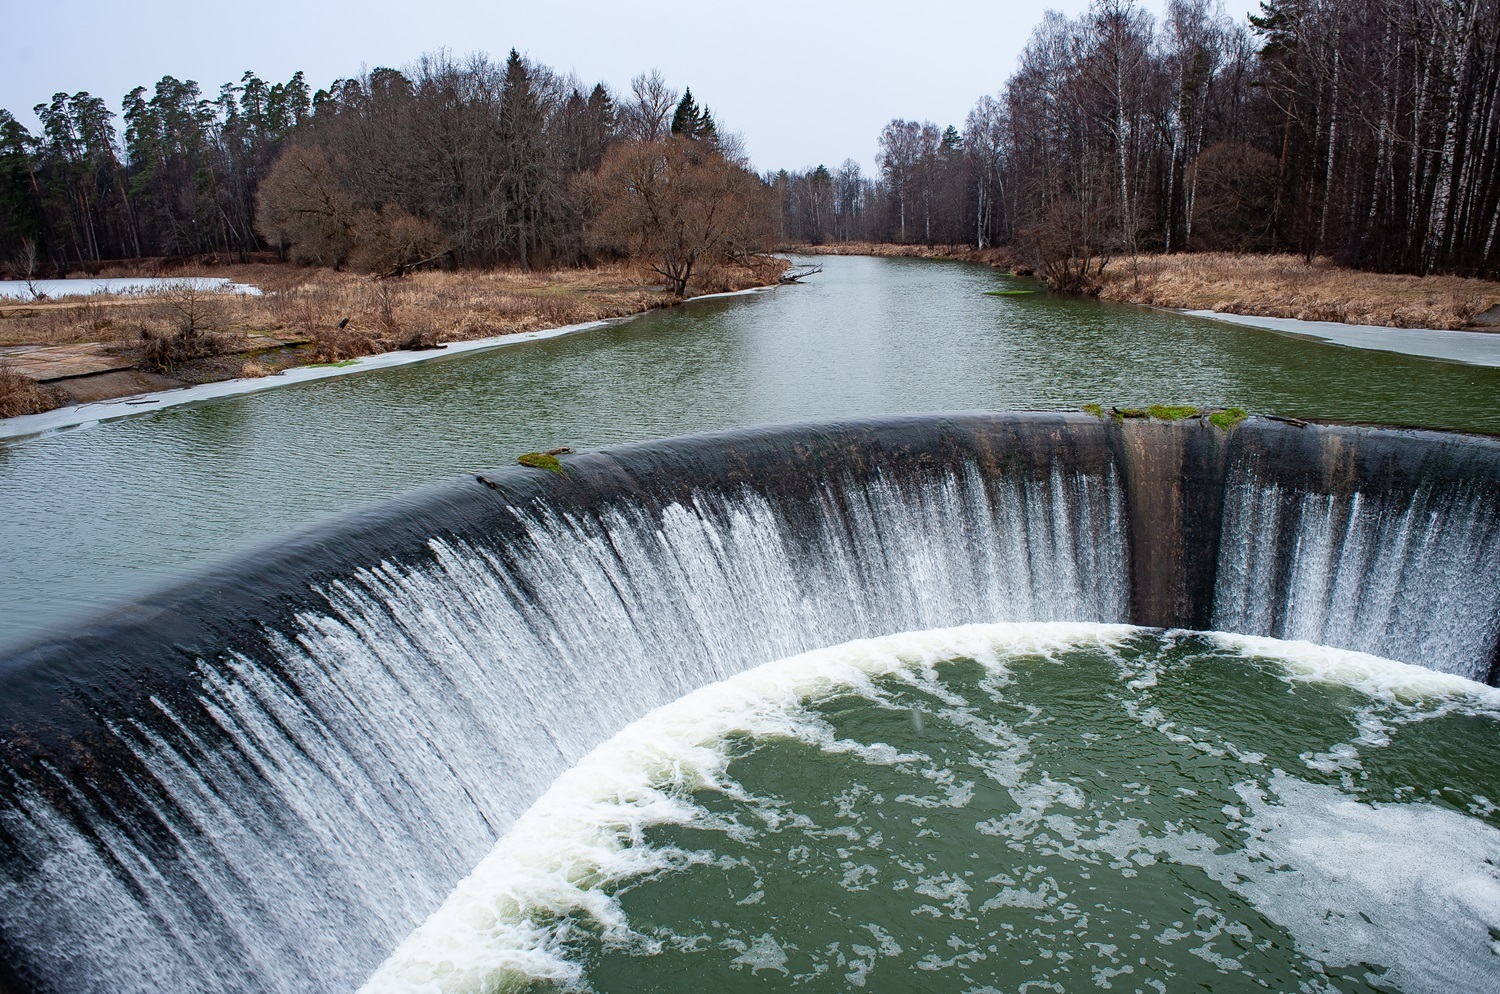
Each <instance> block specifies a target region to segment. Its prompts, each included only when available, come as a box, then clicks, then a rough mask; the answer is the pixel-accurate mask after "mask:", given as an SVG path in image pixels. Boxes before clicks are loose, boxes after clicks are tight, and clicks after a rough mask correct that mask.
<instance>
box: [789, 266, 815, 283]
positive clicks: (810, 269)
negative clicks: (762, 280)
mask: <svg viewBox="0 0 1500 994" xmlns="http://www.w3.org/2000/svg"><path fill="white" fill-rule="evenodd" d="M822 271H823V267H822V266H793V267H792V268H791V269H788V270H787V271H786V272H784V273H782V274H781V282H783V283H801V282H802V281H803V280H805V279H807V278H808V277H809V276H816V275H818V274H819V273H821V272H822Z"/></svg>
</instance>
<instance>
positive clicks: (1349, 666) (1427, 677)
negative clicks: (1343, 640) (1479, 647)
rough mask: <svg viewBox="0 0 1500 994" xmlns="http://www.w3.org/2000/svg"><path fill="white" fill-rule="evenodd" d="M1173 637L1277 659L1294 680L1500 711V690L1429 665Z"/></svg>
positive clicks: (1296, 644) (1253, 638)
mask: <svg viewBox="0 0 1500 994" xmlns="http://www.w3.org/2000/svg"><path fill="white" fill-rule="evenodd" d="M1171 634H1192V635H1197V636H1199V637H1202V638H1207V639H1209V640H1210V641H1212V642H1213V643H1214V644H1216V645H1217V646H1219V648H1221V649H1224V650H1227V651H1229V652H1235V653H1239V654H1240V655H1243V656H1246V657H1255V656H1260V657H1265V658H1269V659H1275V660H1276V661H1277V662H1278V663H1280V664H1281V666H1282V668H1283V669H1284V671H1285V673H1284V675H1285V676H1286V677H1287V678H1288V679H1291V680H1303V681H1307V682H1311V683H1337V684H1342V685H1344V686H1347V687H1352V688H1354V689H1355V690H1358V691H1360V692H1361V693H1363V694H1367V695H1369V696H1370V697H1375V698H1379V699H1382V700H1399V701H1416V700H1420V699H1422V698H1431V697H1455V696H1457V697H1463V698H1465V699H1470V700H1474V701H1476V702H1479V703H1481V704H1483V705H1484V706H1486V707H1496V708H1500V689H1497V688H1495V687H1490V686H1487V685H1485V684H1482V683H1476V682H1475V681H1473V680H1470V679H1467V678H1466V677H1462V676H1458V675H1456V674H1452V673H1440V672H1438V671H1437V670H1432V669H1428V668H1427V667H1425V666H1417V665H1414V664H1412V663H1403V662H1398V661H1397V660H1394V659H1384V658H1382V657H1380V656H1373V655H1370V654H1369V653H1365V652H1355V651H1353V650H1351V649H1335V648H1331V647H1330V646H1326V645H1317V644H1315V643H1312V642H1303V641H1292V640H1283V639H1274V638H1267V637H1265V636H1260V635H1239V634H1236V633H1233V632H1206V633H1203V632H1194V633H1171Z"/></svg>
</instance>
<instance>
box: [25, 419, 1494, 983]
mask: <svg viewBox="0 0 1500 994" xmlns="http://www.w3.org/2000/svg"><path fill="white" fill-rule="evenodd" d="M563 467H564V470H565V472H564V473H562V474H560V475H559V474H553V473H548V472H545V471H540V470H525V469H520V468H511V469H502V470H497V471H493V472H487V473H486V474H485V477H484V478H483V479H484V482H481V481H476V480H474V479H473V478H469V479H465V480H462V481H457V482H453V483H448V484H443V485H440V486H437V487H433V488H429V489H427V490H424V491H421V492H418V493H416V494H413V495H410V496H408V497H406V498H403V499H401V500H398V501H395V502H392V503H389V504H386V505H383V506H381V507H379V508H377V509H375V510H372V511H368V512H362V513H359V514H357V515H353V516H351V517H350V519H348V520H347V521H345V522H343V523H341V524H340V525H338V526H337V527H334V528H330V529H325V530H321V531H318V532H314V533H311V534H308V535H305V536H302V537H300V538H298V539H296V540H294V541H293V542H291V543H289V544H287V545H285V546H282V547H278V548H276V549H273V550H267V551H264V552H262V553H260V554H258V555H256V556H253V557H248V558H246V559H244V560H241V561H239V562H238V563H235V564H232V565H230V566H228V567H226V568H224V569H221V570H219V571H216V572H214V573H212V574H211V575H207V576H204V577H201V578H199V579H198V580H196V581H194V582H191V583H188V584H185V585H182V586H180V587H177V588H174V589H172V590H170V591H167V592H164V593H161V594H159V595H156V596H153V597H149V598H145V599H143V600H141V601H140V602H139V603H138V604H136V605H135V606H133V607H131V608H128V609H126V610H124V611H121V612H118V613H115V614H113V615H110V616H108V617H106V618H104V619H101V620H98V621H95V622H92V623H90V624H87V625H83V626H80V627H78V628H76V629H74V630H71V631H69V632H66V633H61V634H59V635H58V636H57V637H55V638H53V639H51V640H49V641H46V642H42V643H37V644H32V645H28V646H23V647H20V648H15V649H12V650H10V651H8V652H7V653H6V654H5V656H4V659H3V661H0V750H3V757H4V759H3V769H0V946H3V950H4V966H3V973H0V990H3V991H6V992H11V991H30V990H36V991H64V990H66V991H187V990H215V991H247V992H248V991H323V990H336V989H350V990H352V989H354V988H356V987H358V986H359V985H360V984H361V983H362V982H363V981H364V980H365V979H366V978H367V977H369V976H370V974H371V973H372V972H373V971H374V970H375V969H376V967H378V966H379V965H380V963H381V962H382V960H383V959H384V958H385V957H386V956H387V955H388V954H389V953H390V951H391V950H392V949H393V948H394V947H395V946H396V945H397V944H398V943H400V942H401V941H402V939H403V938H404V937H405V936H407V935H408V934H409V933H411V932H412V930H413V929H414V928H416V927H417V926H418V925H419V924H420V923H421V922H422V921H423V920H424V919H425V918H427V916H428V915H430V914H431V913H432V912H433V911H434V910H436V909H437V908H438V907H439V906H440V905H441V904H442V903H443V901H444V900H445V898H446V897H447V896H448V895H449V893H450V892H451V891H452V890H453V888H454V886H455V884H456V883H457V882H458V881H459V880H460V879H461V878H463V877H464V876H465V875H466V874H468V873H469V871H470V870H471V869H472V868H473V867H474V866H475V865H476V864H477V863H479V861H480V860H481V859H483V858H484V857H485V855H486V854H487V853H488V852H489V851H490V849H491V847H492V846H493V844H494V842H495V840H496V839H497V838H498V837H499V836H500V835H502V834H503V833H505V832H506V831H507V829H508V828H509V827H510V826H511V824H512V823H513V822H514V821H515V820H516V818H517V817H518V816H519V815H520V814H521V813H522V812H523V811H525V810H526V809H527V808H528V807H529V806H530V805H531V803H532V802H533V801H534V800H536V799H537V798H538V797H540V796H541V795H542V794H543V793H544V792H545V791H546V790H547V788H548V785H549V784H551V783H552V782H553V781H554V780H555V779H556V778H557V777H558V775H559V774H561V773H562V772H563V771H565V770H567V769H569V768H570V767H571V766H573V764H575V763H576V762H577V761H578V760H579V759H580V758H582V757H583V756H585V755H586V754H588V753H589V752H590V750H592V749H593V748H594V747H595V746H597V745H599V744H600V743H601V742H603V741H605V740H606V739H608V738H610V736H612V735H614V734H615V733H617V732H619V731H620V730H621V729H622V728H624V727H625V726H626V725H628V724H630V723H631V722H632V721H634V720H635V719H637V718H639V717H640V716H642V715H644V714H645V713H647V712H648V711H650V710H652V709H653V708H656V707H659V706H661V705H664V704H667V703H670V702H672V701H675V700H677V699H678V698H681V697H683V696H684V695H686V694H688V693H690V692H692V691H694V690H697V689H698V688H701V687H703V686H705V685H707V684H711V683H714V682H716V681H721V680H725V679H728V678H730V677H733V676H735V675H736V674H739V673H742V672H744V671H747V670H749V669H751V668H752V667H755V666H758V665H760V664H762V663H765V662H767V661H769V660H775V659H782V658H785V657H790V656H795V655H796V654H798V653H802V652H806V651H808V650H811V649H816V648H819V647H823V646H829V645H834V644H838V643H842V642H847V641H849V640H852V639H858V638H865V637H872V636H879V635H885V634H890V633H895V632H906V631H919V630H927V629H939V628H945V627H951V626H959V625H966V624H972V623H977V622H1041V621H1050V622H1091V623H1094V622H1103V623H1129V624H1135V625H1142V626H1147V627H1154V628H1191V629H1204V630H1218V631H1228V632H1238V633H1242V634H1246V635H1257V636H1273V637H1276V638H1282V639H1296V640H1307V641H1310V642H1315V643H1320V644H1324V645H1329V646H1334V647H1339V648H1344V649H1353V650H1358V651H1361V652H1367V653H1371V654H1375V655H1380V656H1385V657H1389V658H1392V659H1396V660H1401V661H1405V662H1408V663H1415V664H1418V665H1422V666H1426V667H1428V668H1430V669H1434V670H1438V671H1442V672H1445V673H1450V674H1456V675H1460V676H1464V677H1467V678H1469V679H1471V680H1478V681H1482V682H1488V683H1490V684H1492V685H1493V684H1495V683H1496V682H1497V679H1500V582H1497V580H1496V577H1497V576H1500V442H1497V441H1495V440H1491V439H1486V438H1478V437H1472V436H1458V435H1446V434H1442V433H1436V432H1420V431H1402V430H1394V429H1377V428H1353V427H1337V426H1323V425H1301V424H1293V423H1285V422H1278V421H1274V420H1269V419H1258V418H1251V419H1249V420H1247V421H1245V422H1242V423H1240V424H1239V425H1237V426H1235V427H1234V428H1232V429H1230V430H1228V431H1225V430H1223V429H1220V428H1217V427H1215V426H1213V425H1211V424H1209V423H1208V422H1207V421H1206V420H1204V419H1190V420H1187V421H1182V422H1176V423H1162V422H1150V421H1124V422H1116V421H1113V420H1105V419H1098V418H1094V417H1091V416H1088V415H1083V414H999V413H983V412H978V413H967V414H954V415H946V416H923V417H911V418H895V419H881V420H869V421H850V422H839V423H827V424H814V425H798V426H790V427H781V428H770V429H762V430H743V431H733V432H724V433H715V434H710V435H701V436H692V437H687V438H679V439H670V440H665V441H659V442H651V443H643V444H637V445H629V446H622V447H617V448H612V449H608V450H602V451H597V452H589V453H581V454H577V455H569V456H564V457H563Z"/></svg>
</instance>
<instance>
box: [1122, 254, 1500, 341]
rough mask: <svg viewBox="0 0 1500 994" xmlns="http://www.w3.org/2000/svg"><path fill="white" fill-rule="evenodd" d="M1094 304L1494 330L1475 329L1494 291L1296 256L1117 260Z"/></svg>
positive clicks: (1461, 281)
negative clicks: (1134, 263)
mask: <svg viewBox="0 0 1500 994" xmlns="http://www.w3.org/2000/svg"><path fill="white" fill-rule="evenodd" d="M1137 272H1138V278H1137ZM1099 296H1100V297H1102V298H1103V299H1105V300H1113V301H1116V302H1119V303H1127V304H1146V305H1149V306H1153V307H1170V308H1173V309H1175V310H1183V311H1215V312H1217V313H1219V314H1238V315H1246V316H1255V317H1269V318H1291V319H1295V320H1298V321H1329V322H1338V323H1343V324H1352V325H1379V326H1383V327H1387V328H1428V329H1435V330H1446V331H1460V330H1466V329H1467V330H1480V331H1484V330H1500V327H1484V326H1480V327H1476V325H1475V322H1476V320H1485V319H1482V318H1481V316H1482V315H1484V314H1485V313H1486V312H1487V311H1491V310H1492V309H1494V308H1497V307H1500V283H1496V282H1493V281H1490V280H1476V279H1465V278H1463V277H1458V276H1401V275H1396V274H1392V273H1369V272H1362V271H1359V270H1354V269H1346V268H1344V267H1342V266H1337V265H1334V264H1333V263H1332V262H1331V261H1329V260H1327V259H1314V260H1313V261H1312V262H1311V263H1309V262H1307V261H1306V260H1305V259H1303V257H1302V256H1298V255H1241V254H1236V253H1228V252H1197V253H1191V254H1180V255H1146V256H1141V257H1140V259H1139V262H1138V266H1137V267H1132V266H1131V261H1130V260H1129V259H1128V258H1120V259H1116V260H1114V261H1113V262H1112V263H1111V264H1110V266H1109V267H1108V268H1107V269H1106V270H1105V272H1104V276H1103V285H1102V287H1101V288H1100V291H1099Z"/></svg>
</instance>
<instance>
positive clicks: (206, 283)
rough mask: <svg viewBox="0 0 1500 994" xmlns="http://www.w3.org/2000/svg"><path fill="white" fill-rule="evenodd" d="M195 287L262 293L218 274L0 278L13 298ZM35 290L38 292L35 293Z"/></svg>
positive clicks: (2, 293)
mask: <svg viewBox="0 0 1500 994" xmlns="http://www.w3.org/2000/svg"><path fill="white" fill-rule="evenodd" d="M187 287H192V288H195V289H198V290H211V291H221V292H223V293H243V294H246V295H247V296H251V297H259V296H260V295H261V290H260V287H258V286H251V285H250V284H249V283H235V282H234V281H233V280H229V279H224V278H222V277H216V276H168V277H161V278H151V277H145V276H130V277H123V278H103V277H89V278H86V279H70V280H35V281H33V282H31V283H28V282H26V281H25V280H0V297H4V298H7V299H10V300H35V299H37V298H38V297H41V298H43V299H46V298H54V297H87V296H91V295H93V294H96V293H125V294H145V293H153V292H155V291H158V290H170V289H181V288H187ZM33 290H34V291H35V293H34V294H33Z"/></svg>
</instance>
